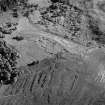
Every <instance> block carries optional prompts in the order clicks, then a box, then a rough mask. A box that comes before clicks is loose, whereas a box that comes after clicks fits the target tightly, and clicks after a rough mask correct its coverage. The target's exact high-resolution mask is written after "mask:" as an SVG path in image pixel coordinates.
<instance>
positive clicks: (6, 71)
mask: <svg viewBox="0 0 105 105" xmlns="http://www.w3.org/2000/svg"><path fill="white" fill-rule="evenodd" d="M18 58H19V55H18V53H17V51H16V50H15V49H14V48H13V47H12V46H9V45H7V43H6V42H5V41H0V83H3V84H10V83H13V82H14V80H15V77H16V76H17V74H18V71H17V70H16V64H17V59H18Z"/></svg>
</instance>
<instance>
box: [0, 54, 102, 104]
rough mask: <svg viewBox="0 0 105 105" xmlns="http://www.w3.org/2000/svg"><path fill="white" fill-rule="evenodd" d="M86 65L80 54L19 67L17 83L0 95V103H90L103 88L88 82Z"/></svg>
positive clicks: (58, 56)
mask: <svg viewBox="0 0 105 105" xmlns="http://www.w3.org/2000/svg"><path fill="white" fill-rule="evenodd" d="M86 68H87V65H86V64H85V62H84V61H83V60H82V59H81V58H80V57H78V56H76V55H70V54H65V55H63V56H61V55H59V54H58V55H56V56H55V57H53V58H49V59H44V60H42V61H41V62H40V63H39V64H36V65H33V66H30V67H28V66H27V67H22V68H21V69H20V71H21V73H20V75H19V79H18V80H17V82H16V83H14V84H13V85H10V86H8V87H7V89H6V90H5V92H4V93H3V94H2V96H1V97H0V105H89V104H90V105H92V103H93V102H94V100H95V99H96V97H97V98H99V97H100V94H101V93H103V90H102V89H101V90H100V87H99V86H96V85H95V84H94V83H93V82H89V81H88V79H87V77H88V76H90V78H91V74H89V73H88V72H87V69H86ZM102 97H103V95H102ZM93 105H96V104H93Z"/></svg>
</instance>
